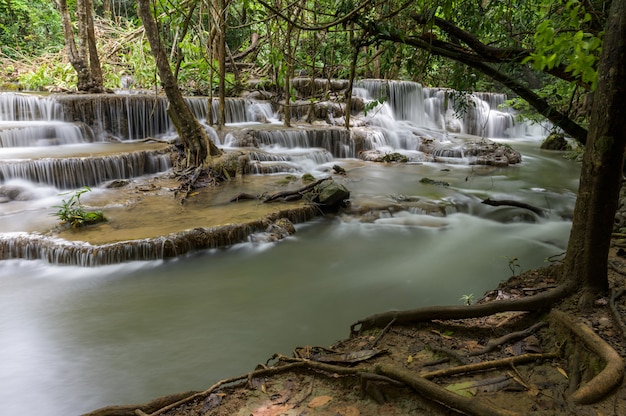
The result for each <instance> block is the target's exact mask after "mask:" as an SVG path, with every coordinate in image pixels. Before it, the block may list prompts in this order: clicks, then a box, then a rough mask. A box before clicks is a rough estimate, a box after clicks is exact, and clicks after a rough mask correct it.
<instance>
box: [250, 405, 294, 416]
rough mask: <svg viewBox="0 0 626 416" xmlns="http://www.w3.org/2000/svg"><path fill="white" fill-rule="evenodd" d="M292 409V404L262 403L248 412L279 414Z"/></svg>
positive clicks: (253, 414)
mask: <svg viewBox="0 0 626 416" xmlns="http://www.w3.org/2000/svg"><path fill="white" fill-rule="evenodd" d="M291 409H293V405H292V404H279V405H275V404H273V403H264V404H262V405H261V406H259V407H257V408H256V409H254V410H253V411H252V413H250V414H251V415H252V416H280V415H282V414H283V413H285V412H287V411H289V410H291Z"/></svg>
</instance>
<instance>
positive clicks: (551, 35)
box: [524, 0, 603, 90]
mask: <svg viewBox="0 0 626 416" xmlns="http://www.w3.org/2000/svg"><path fill="white" fill-rule="evenodd" d="M554 7H555V5H554V2H553V1H547V0H545V1H544V2H543V9H544V10H545V11H546V13H547V14H549V15H551V16H552V17H553V18H551V19H546V20H544V21H543V22H541V23H540V24H539V25H538V26H537V29H536V30H535V35H534V39H533V40H534V42H533V43H534V48H535V49H534V51H533V52H532V53H531V54H530V56H529V57H527V58H526V59H525V60H524V62H530V63H532V65H533V68H534V69H535V70H537V71H543V70H546V69H548V70H550V69H553V68H555V67H556V66H558V65H565V71H567V72H571V74H572V75H573V76H574V77H576V78H579V79H580V80H581V81H582V82H583V83H585V84H589V85H590V86H591V90H595V86H596V82H597V78H598V73H597V63H598V61H599V59H600V53H601V46H602V38H603V32H599V33H591V32H589V31H585V30H583V29H581V27H585V26H586V24H588V23H589V22H590V21H591V19H592V16H591V14H590V13H588V12H586V10H585V8H584V6H583V4H582V3H581V2H580V1H578V0H568V1H567V2H566V3H565V5H564V6H563V7H559V8H557V9H556V10H554V12H553V13H552V8H554Z"/></svg>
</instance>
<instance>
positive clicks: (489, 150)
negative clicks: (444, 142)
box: [463, 140, 522, 167]
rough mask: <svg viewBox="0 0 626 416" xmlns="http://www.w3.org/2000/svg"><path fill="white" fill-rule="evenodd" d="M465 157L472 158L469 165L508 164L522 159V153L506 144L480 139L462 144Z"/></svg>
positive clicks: (513, 163)
mask: <svg viewBox="0 0 626 416" xmlns="http://www.w3.org/2000/svg"><path fill="white" fill-rule="evenodd" d="M463 154H464V155H465V157H469V158H474V159H473V160H471V161H470V164H471V165H490V166H502V167H504V166H509V165H515V164H517V163H520V162H521V161H522V155H521V153H520V152H518V151H517V150H515V149H513V148H512V147H511V146H509V145H507V144H500V143H495V142H492V141H487V140H481V141H478V142H469V143H466V144H465V145H464V146H463Z"/></svg>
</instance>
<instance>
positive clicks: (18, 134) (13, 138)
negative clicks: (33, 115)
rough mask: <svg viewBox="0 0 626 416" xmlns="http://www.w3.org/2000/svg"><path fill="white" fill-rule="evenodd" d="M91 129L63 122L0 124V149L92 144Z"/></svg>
mask: <svg viewBox="0 0 626 416" xmlns="http://www.w3.org/2000/svg"><path fill="white" fill-rule="evenodd" d="M93 140H94V137H93V135H92V131H91V129H90V128H89V127H87V126H86V125H84V124H82V123H66V122H62V121H29V122H19V121H16V122H5V123H0V147H34V146H54V145H63V144H79V143H88V142H92V141H93Z"/></svg>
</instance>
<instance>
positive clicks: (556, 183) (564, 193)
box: [0, 142, 578, 416]
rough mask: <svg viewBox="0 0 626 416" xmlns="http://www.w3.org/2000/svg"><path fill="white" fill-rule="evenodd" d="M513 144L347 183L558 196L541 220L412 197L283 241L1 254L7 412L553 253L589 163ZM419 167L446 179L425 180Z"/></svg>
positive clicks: (218, 369)
mask: <svg viewBox="0 0 626 416" xmlns="http://www.w3.org/2000/svg"><path fill="white" fill-rule="evenodd" d="M516 147H518V148H521V149H522V150H523V152H524V155H525V156H524V162H523V164H522V166H519V167H511V168H506V169H491V170H490V169H487V170H481V169H482V168H479V167H471V166H462V165H440V164H437V165H435V164H430V165H429V164H426V165H372V166H371V167H370V168H369V169H365V168H355V169H354V170H353V171H351V172H349V174H348V177H347V179H346V182H347V185H348V186H349V187H350V188H351V189H352V190H353V191H354V195H355V196H358V197H359V198H361V197H362V198H371V199H376V198H378V199H386V198H388V197H389V195H391V194H407V195H420V194H431V197H433V198H444V199H445V198H449V199H452V200H455V201H457V202H458V201H459V200H462V199H463V198H467V199H468V200H470V201H471V200H472V198H474V196H475V195H477V196H483V195H491V196H492V197H493V198H501V199H504V198H508V199H512V198H518V199H520V200H524V201H526V202H529V203H533V204H535V205H538V206H541V207H544V208H546V209H548V210H549V215H548V217H547V218H545V219H539V220H538V221H539V222H537V223H534V224H531V223H524V222H502V221H503V218H514V215H508V214H507V212H508V211H510V210H511V208H508V207H502V208H497V209H496V208H493V207H484V206H482V205H480V204H476V203H475V202H470V203H469V204H468V209H467V212H460V213H451V214H450V215H448V216H447V217H445V218H436V219H435V220H436V221H437V223H436V224H432V223H430V222H429V221H425V218H426V219H432V218H433V217H426V216H424V215H417V214H415V213H411V212H400V213H396V214H394V215H393V216H392V217H388V218H380V219H379V220H378V221H376V222H374V223H363V222H359V221H357V220H355V219H351V218H343V219H338V218H327V219H320V220H317V221H315V222H313V223H310V224H305V225H301V226H299V227H298V232H297V233H296V234H295V235H294V236H293V237H290V238H288V239H287V240H284V241H281V242H279V243H276V244H267V243H266V244H242V245H238V246H236V247H232V248H229V249H224V250H214V251H206V252H199V253H194V254H192V255H190V256H187V257H184V258H179V259H176V260H170V261H156V262H136V263H127V264H121V265H115V266H106V267H98V268H79V267H71V266H56V265H50V264H47V263H43V262H40V261H23V260H11V261H3V262H0V339H1V340H2V342H0V361H1V366H0V402H1V403H3V411H2V413H5V414H19V413H23V412H26V411H27V412H29V413H33V414H38V415H50V416H62V415H63V416H66V415H75V414H80V413H83V412H87V411H89V410H93V409H95V408H98V407H101V406H105V405H111V404H123V403H141V402H145V401H148V400H150V399H152V398H154V397H157V396H160V395H164V394H169V393H174V392H178V391H185V390H190V389H195V390H201V389H204V388H206V387H208V386H209V385H211V384H212V383H214V382H215V381H217V380H219V379H222V378H226V377H231V376H234V375H238V374H242V373H245V372H248V371H250V370H252V369H253V368H254V366H255V365H256V364H257V363H260V362H265V361H266V360H267V359H268V358H269V357H271V355H272V354H273V353H275V352H280V353H283V354H290V353H291V351H292V349H293V348H294V347H296V346H302V345H322V346H327V345H329V344H331V343H332V342H334V341H336V340H338V339H341V338H344V337H346V336H347V335H348V333H349V326H350V324H351V323H353V322H354V321H356V320H358V319H359V318H362V317H364V316H366V315H369V314H372V313H377V312H381V311H385V310H390V309H405V308H413V307H417V306H426V305H434V304H459V303H460V301H459V298H460V297H461V296H463V295H466V294H471V293H473V294H474V296H475V297H480V296H481V295H482V294H483V293H484V292H485V291H487V290H490V289H492V288H494V287H495V285H496V284H497V283H498V282H500V281H501V280H503V279H505V278H507V277H508V276H510V274H511V271H510V270H509V260H508V259H509V258H511V257H517V258H518V259H519V260H518V263H519V265H520V266H521V269H522V270H528V269H531V268H536V267H540V266H542V265H544V264H545V259H546V258H547V257H548V256H552V255H555V254H559V253H562V252H564V251H565V247H566V242H567V238H568V234H569V228H570V223H569V222H568V221H567V220H564V219H562V218H567V216H568V214H569V215H571V210H572V209H573V204H574V191H575V189H576V184H577V181H576V178H577V175H578V168H577V166H576V165H575V164H574V163H572V162H569V161H567V160H564V159H563V158H562V157H561V155H560V154H555V153H547V152H540V151H538V150H536V143H532V142H528V143H526V144H524V143H521V142H520V143H518V144H517V145H516ZM344 162H345V165H346V166H347V167H348V168H349V167H350V165H351V163H352V162H350V161H344ZM424 176H428V177H431V178H433V179H437V180H443V179H447V180H448V181H449V182H450V183H451V186H450V187H439V188H437V187H432V186H431V187H426V186H425V185H423V184H420V183H419V178H421V177H424ZM433 225H436V226H433Z"/></svg>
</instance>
